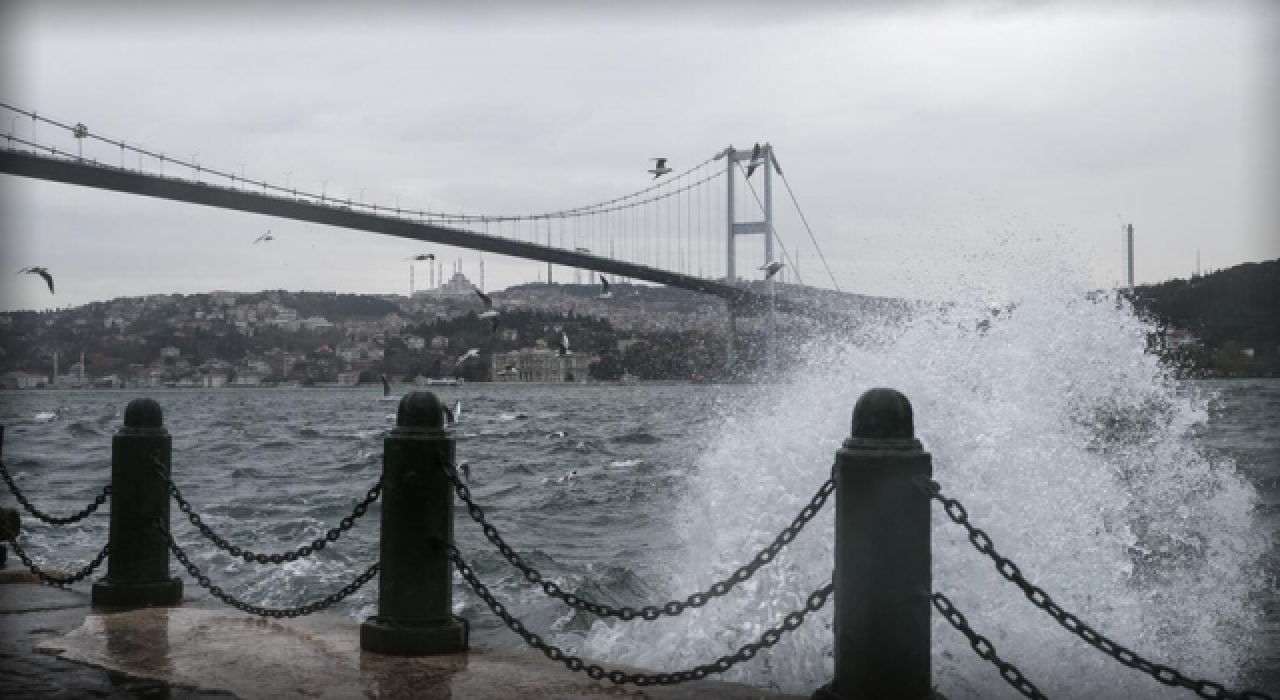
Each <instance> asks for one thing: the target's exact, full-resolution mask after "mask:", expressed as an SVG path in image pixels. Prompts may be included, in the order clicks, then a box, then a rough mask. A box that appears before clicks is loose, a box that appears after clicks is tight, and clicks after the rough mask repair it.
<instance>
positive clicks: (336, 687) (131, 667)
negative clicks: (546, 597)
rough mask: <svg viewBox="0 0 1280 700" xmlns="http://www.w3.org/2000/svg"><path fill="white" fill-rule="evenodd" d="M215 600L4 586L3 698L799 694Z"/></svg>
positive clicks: (733, 697) (0, 612)
mask: <svg viewBox="0 0 1280 700" xmlns="http://www.w3.org/2000/svg"><path fill="white" fill-rule="evenodd" d="M209 605H210V603H209V602H208V601H192V602H188V603H184V604H183V605H182V606H181V607H177V608H149V609H144V610H135V611H127V612H114V613H106V612H103V611H100V610H94V609H91V608H90V606H89V596H88V594H87V592H84V591H80V590H65V589H55V588H50V587H47V586H37V585H30V584H20V583H19V584H8V585H0V697H2V698H5V699H6V700H11V699H16V698H81V697H92V698H112V699H114V698H170V699H173V700H187V699H192V700H195V699H197V698H199V699H203V698H222V699H223V700H225V699H226V698H228V697H236V698H244V699H245V700H248V699H250V698H308V699H317V698H319V699H325V698H382V699H386V700H399V699H402V698H403V699H407V698H449V699H457V700H466V699H475V700H481V699H483V700H491V699H492V700H502V699H505V698H546V699H548V700H550V699H553V698H584V697H585V698H591V697H625V698H637V699H641V698H654V699H655V700H659V699H671V700H676V699H681V700H683V699H692V698H708V699H711V700H717V699H724V700H747V699H748V698H752V699H754V698H788V697H790V698H795V697H798V696H783V695H775V694H771V693H768V692H767V691H764V690H761V689H759V688H751V687H748V686H741V685H735V684H730V683H718V682H713V681H701V682H695V683H687V684H683V685H678V686H672V687H664V688H643V689H641V688H633V687H629V686H626V687H617V686H614V685H612V684H611V683H607V682H606V683H603V684H601V683H598V682H595V681H592V680H591V679H589V678H587V677H585V676H581V675H580V674H574V673H571V672H569V671H567V670H565V669H564V668H563V667H562V666H560V665H559V664H554V663H552V662H550V661H547V660H546V659H544V658H543V657H541V656H536V655H532V654H526V653H518V652H508V651H488V650H472V651H470V652H468V653H464V654H454V655H447V656H436V657H424V658H397V657H388V656H380V655H375V654H366V653H362V652H361V651H360V649H359V645H360V642H359V624H358V623H357V622H356V621H355V620H352V619H350V618H345V617H338V616H333V615H315V616H311V617H306V618H300V619H297V620H264V619H261V618H254V617H249V616H246V615H243V614H240V613H238V612H236V611H234V610H229V609H226V608H213V607H209ZM621 668H624V669H625V668H626V667H621ZM628 670H630V669H628Z"/></svg>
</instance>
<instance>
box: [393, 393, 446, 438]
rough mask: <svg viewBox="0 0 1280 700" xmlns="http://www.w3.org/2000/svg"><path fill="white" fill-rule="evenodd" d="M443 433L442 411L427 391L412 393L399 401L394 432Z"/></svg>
mask: <svg viewBox="0 0 1280 700" xmlns="http://www.w3.org/2000/svg"><path fill="white" fill-rule="evenodd" d="M424 430H430V431H443V430H444V409H443V407H441V405H440V399H438V398H436V395H435V394H433V393H431V392H429V391H413V392H410V393H408V394H405V397H404V398H403V399H400V407H399V408H398V409H396V432H418V431H424Z"/></svg>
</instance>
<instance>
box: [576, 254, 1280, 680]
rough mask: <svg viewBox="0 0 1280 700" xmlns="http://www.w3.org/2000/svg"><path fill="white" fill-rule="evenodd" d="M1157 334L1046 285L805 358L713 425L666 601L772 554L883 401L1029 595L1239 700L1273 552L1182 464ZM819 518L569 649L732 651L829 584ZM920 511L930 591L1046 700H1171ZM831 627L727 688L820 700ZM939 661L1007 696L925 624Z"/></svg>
mask: <svg viewBox="0 0 1280 700" xmlns="http://www.w3.org/2000/svg"><path fill="white" fill-rule="evenodd" d="M1064 277H1067V278H1069V276H1064ZM1152 330H1153V328H1152V326H1151V325H1150V324H1148V323H1146V322H1144V321H1142V320H1141V319H1138V318H1136V317H1135V316H1134V314H1133V313H1132V311H1131V310H1130V309H1129V308H1128V307H1127V306H1126V305H1125V304H1124V303H1122V302H1117V301H1116V299H1115V298H1114V297H1113V296H1110V295H1097V294H1094V295H1091V294H1088V293H1087V290H1086V289H1085V288H1084V286H1083V285H1075V284H1068V283H1058V284H1057V285H1056V286H1055V285H1054V283H1053V282H1051V281H1050V282H1047V283H1045V282H1042V283H1041V284H1039V285H1038V286H1037V287H1036V288H1035V289H1034V291H1028V292H1024V293H1022V294H1020V295H1015V294H1012V293H1010V291H1009V289H1008V288H1005V289H1001V290H999V293H998V294H993V293H992V291H991V289H990V288H975V289H973V290H970V291H969V292H968V293H966V294H964V295H963V296H962V298H961V299H959V300H957V301H954V302H951V303H948V304H933V305H919V306H918V307H916V308H915V310H914V311H913V312H912V313H910V314H908V315H898V316H896V317H895V318H892V319H883V320H880V321H875V322H867V323H864V324H862V325H861V326H860V327H859V328H857V329H856V330H851V331H846V332H845V333H844V334H842V335H841V336H840V337H838V338H830V337H828V338H823V339H821V340H815V341H814V342H812V343H811V344H810V345H809V346H807V347H806V348H805V349H804V351H803V360H804V361H803V363H802V366H801V367H799V368H798V369H797V371H795V372H794V374H793V375H792V376H791V377H790V378H789V380H788V381H787V382H784V383H782V384H778V385H762V386H760V387H759V388H758V389H757V391H755V392H754V394H752V395H750V396H749V397H748V398H747V399H745V400H743V401H741V402H739V403H737V404H736V405H734V406H732V407H723V406H722V407H721V410H722V411H723V415H721V416H720V417H719V420H718V421H717V423H718V425H719V428H718V432H717V433H716V434H714V435H712V436H710V439H709V440H708V441H707V443H706V445H707V446H706V447H705V448H704V450H703V451H702V453H701V454H700V455H698V458H697V460H696V464H697V469H698V473H697V475H696V476H695V477H694V478H693V479H691V481H690V484H689V489H688V492H687V494H686V496H685V498H684V503H683V508H682V511H681V515H680V516H679V518H678V519H677V523H676V527H677V528H678V529H679V531H680V534H681V536H682V539H683V541H684V544H685V546H684V549H683V551H682V552H680V553H679V554H678V555H675V556H674V560H673V561H671V562H670V569H671V581H670V587H671V591H670V592H671V593H672V594H674V595H678V596H682V595H685V594H687V593H689V592H692V591H694V590H698V589H705V588H706V587H707V586H708V585H709V584H710V583H712V582H713V581H715V580H718V579H721V578H725V577H727V576H728V575H729V574H731V573H732V572H733V570H734V569H735V568H737V567H738V566H739V565H741V564H743V563H745V562H746V561H748V560H749V559H750V557H751V556H752V555H753V554H754V553H755V552H756V551H758V550H759V549H760V548H761V547H763V546H764V545H765V544H767V543H768V542H769V541H770V540H771V538H772V537H774V536H775V535H776V534H777V532H778V531H780V530H781V529H782V528H783V527H784V526H786V525H787V524H788V523H789V522H790V520H791V518H792V517H794V515H795V514H796V513H797V512H798V511H799V510H800V508H801V507H802V506H803V505H804V504H805V503H806V502H807V501H808V500H809V498H810V497H811V496H812V495H813V493H814V492H815V491H816V490H817V489H818V487H819V486H820V485H821V484H822V483H823V481H824V480H825V479H826V478H827V477H828V475H829V473H830V466H831V463H832V456H833V454H834V452H835V450H836V449H838V447H839V444H840V442H841V440H842V439H843V438H845V437H846V436H847V435H848V434H849V430H850V423H849V419H850V412H851V410H852V407H853V404H854V402H855V401H856V400H857V397H858V396H859V395H860V394H861V393H862V392H863V391H865V390H867V389H870V388H873V387H876V386H889V387H893V388H896V389H898V390H900V391H902V392H903V393H905V394H906V395H907V396H908V397H909V398H910V400H911V401H912V403H913V405H914V408H915V422H916V429H917V433H918V436H919V437H920V439H921V441H922V442H923V443H924V446H925V449H926V450H928V451H929V452H931V453H932V454H933V457H934V469H935V478H936V479H937V480H938V481H939V482H940V484H941V485H942V488H943V489H944V490H945V491H946V492H947V493H948V494H950V495H952V496H954V497H956V498H958V499H960V500H961V501H962V502H964V504H965V505H966V507H967V508H968V511H969V513H970V516H971V518H972V520H973V521H974V522H975V524H977V525H978V526H979V527H982V528H984V529H985V530H986V531H987V532H988V533H989V534H990V535H991V537H992V538H993V539H994V541H995V543H996V546H997V547H998V548H999V550H1000V551H1001V552H1002V553H1003V554H1005V555H1006V556H1008V557H1010V558H1011V559H1013V560H1014V561H1015V562H1016V563H1017V564H1018V565H1019V566H1020V567H1021V570H1022V572H1023V573H1024V575H1026V576H1027V577H1028V578H1029V579H1030V580H1031V581H1033V582H1035V583H1037V584H1039V585H1040V586H1041V587H1043V588H1044V589H1045V590H1046V591H1047V592H1048V593H1049V594H1050V595H1052V596H1053V597H1054V598H1055V599H1056V600H1057V601H1058V602H1059V603H1060V604H1061V605H1062V606H1063V607H1064V608H1066V609H1067V610H1070V611H1072V612H1074V613H1076V614H1077V615H1078V616H1080V618H1081V619H1083V620H1085V621H1086V622H1088V623H1090V624H1092V625H1093V626H1094V627H1095V628H1096V629H1097V630H1099V631H1100V632H1102V633H1104V634H1107V635H1108V636H1110V637H1111V638H1112V639H1114V640H1116V641H1117V642H1118V643H1121V644H1123V645H1125V646H1127V647H1129V648H1130V649H1132V650H1133V651H1135V652H1137V653H1139V654H1142V655H1144V656H1146V657H1148V658H1149V659H1151V660H1153V661H1155V662H1157V663H1165V664H1168V665H1170V666H1173V667H1175V668H1178V669H1180V670H1181V671H1183V672H1184V673H1185V674H1187V675H1189V676H1192V677H1204V678H1208V679H1211V680H1216V681H1219V682H1223V683H1226V684H1228V685H1229V686H1230V685H1232V684H1235V683H1237V682H1239V681H1240V680H1241V679H1240V677H1239V676H1240V669H1241V667H1242V666H1243V665H1244V663H1245V661H1246V655H1247V654H1249V653H1251V651H1250V639H1251V636H1252V634H1253V633H1254V631H1255V628H1256V620H1257V611H1256V610H1255V609H1253V608H1251V607H1250V604H1249V602H1248V601H1249V600H1250V594H1251V593H1253V592H1256V591H1257V589H1258V588H1259V587H1260V586H1262V585H1264V582H1263V581H1262V576H1261V575H1260V574H1259V566H1258V564H1259V558H1260V556H1261V555H1262V554H1263V553H1264V552H1265V551H1266V550H1267V548H1268V546H1269V535H1268V534H1267V533H1266V532H1265V531H1263V530H1262V529H1261V528H1260V527H1258V526H1257V525H1256V523H1255V521H1254V518H1253V509H1254V505H1255V502H1256V500H1257V497H1256V493H1255V492H1254V490H1253V488H1252V487H1251V486H1250V485H1249V484H1248V483H1247V482H1246V481H1245V480H1244V479H1243V478H1242V477H1241V476H1240V475H1239V473H1238V471H1237V469H1236V466H1235V464H1234V463H1233V462H1231V461H1230V460H1229V459H1225V458H1223V457H1221V456H1217V455H1213V454H1209V453H1208V452H1207V451H1205V450H1203V449H1202V448H1200V447H1198V446H1197V444H1196V443H1195V441H1194V439H1193V438H1194V431H1195V430H1196V429H1197V426H1199V425H1201V424H1202V423H1204V421H1206V420H1207V405H1208V401H1209V400H1210V397H1209V396H1207V395H1205V394H1204V393H1203V392H1196V391H1189V390H1187V389H1186V388H1185V387H1184V386H1180V385H1179V384H1178V382H1176V381H1175V380H1174V379H1173V378H1172V377H1171V376H1170V374H1169V373H1168V372H1167V371H1166V369H1165V368H1163V367H1162V366H1161V365H1160V363H1159V361H1158V359H1157V358H1156V357H1154V356H1152V355H1150V354H1147V353H1146V352H1145V347H1146V338H1147V335H1148V334H1149V333H1150V332H1151V331H1152ZM833 505H834V504H829V505H828V506H827V509H826V511H825V512H824V513H822V514H821V515H820V516H819V517H818V518H817V519H815V520H814V521H813V522H812V523H811V524H810V525H809V526H808V528H807V529H806V530H805V532H803V533H802V534H801V535H800V536H799V538H798V539H797V540H796V541H795V542H794V543H792V544H791V545H790V546H788V547H787V548H786V549H785V550H784V552H783V554H782V555H781V556H779V557H778V559H777V560H776V561H775V562H774V563H773V564H771V565H769V566H767V567H765V568H763V569H762V570H761V571H760V572H759V573H757V574H756V576H755V578H754V579H753V580H752V581H750V582H748V583H746V584H744V585H741V586H739V587H737V588H735V589H734V591H733V592H732V593H731V594H730V595H729V596H727V597H726V598H724V599H721V600H716V601H713V602H711V603H710V604H708V605H707V606H706V607H705V608H702V609H699V610H694V611H690V612H687V613H685V615H683V616H681V617H679V618H675V619H668V618H664V619H662V620H659V621H657V622H652V623H636V622H632V623H615V622H612V621H609V622H605V621H600V622H596V623H595V624H594V625H593V626H592V627H591V629H590V630H589V631H588V632H587V633H586V634H585V635H583V636H580V637H578V636H573V635H564V636H563V638H562V640H561V641H563V642H570V643H572V644H573V646H574V648H575V649H577V650H578V651H580V652H581V653H583V654H584V655H586V656H590V657H596V658H604V659H608V660H611V661H614V662H617V663H627V664H634V665H638V666H644V667H649V668H656V669H667V670H674V669H683V668H689V667H692V666H695V665H698V664H702V663H707V662H710V661H714V660H715V659H717V658H719V657H720V656H722V655H725V654H729V653H732V652H734V651H736V650H737V649H738V648H739V647H741V646H742V645H743V644H745V643H747V642H749V641H753V640H754V639H756V638H757V637H758V636H759V635H760V633H761V632H763V631H764V630H765V629H766V628H767V627H769V626H773V625H777V624H778V623H779V622H780V621H781V619H782V617H783V616H784V615H785V614H786V613H787V612H789V611H791V610H794V609H797V608H799V607H801V606H802V605H803V602H804V600H805V597H806V596H807V594H808V593H809V592H810V591H812V590H814V589H816V588H818V587H819V586H821V585H823V584H824V583H826V582H827V581H828V580H830V576H831V569H832V566H833V553H832V544H833V541H832V538H833V533H832V517H831V512H832V507H833ZM934 510H935V512H934V587H935V590H938V591H942V592H944V593H946V594H947V595H948V596H950V597H951V599H952V600H953V601H954V602H955V604H956V605H957V607H958V608H959V609H960V610H962V611H963V612H965V613H966V615H967V616H968V618H969V620H970V623H971V624H972V625H973V626H974V628H975V629H977V630H978V631H979V632H980V633H982V634H984V635H986V636H987V637H988V638H989V639H990V640H991V641H992V642H993V643H994V645H995V646H996V648H997V649H998V650H999V652H1000V654H1001V656H1002V657H1003V658H1005V659H1006V660H1008V661H1011V662H1013V663H1014V664H1016V665H1017V666H1018V667H1019V668H1020V669H1022V671H1023V672H1024V673H1025V674H1026V675H1027V676H1028V677H1029V678H1030V679H1031V680H1032V681H1033V682H1035V683H1037V684H1038V685H1039V686H1040V688H1041V690H1042V691H1044V692H1045V693H1046V694H1047V695H1049V696H1050V697H1054V698H1098V697H1131V698H1157V697H1167V696H1168V693H1169V689H1168V688H1166V687H1165V686H1163V685H1161V684H1159V683H1158V682H1156V681H1154V680H1152V679H1151V678H1149V677H1147V676H1145V675H1143V674H1141V673H1139V672H1137V671H1133V670H1131V669H1127V668H1125V667H1123V666H1121V665H1120V664H1118V663H1117V662H1115V661H1114V660H1112V659H1110V658H1108V657H1105V656H1104V655H1102V654H1101V653H1099V652H1098V651H1096V650H1095V649H1093V648H1091V647H1089V646H1088V645H1086V644H1085V643H1083V642H1082V641H1080V640H1079V639H1077V638H1075V637H1073V636H1072V635H1071V634H1070V633H1068V632H1067V631H1065V630H1063V629H1062V628H1060V627H1059V626H1058V625H1057V624H1056V623H1055V622H1054V621H1053V620H1052V619H1051V618H1050V617H1048V616H1047V615H1045V614H1043V613H1041V612H1040V611H1038V610H1037V609H1036V608H1035V607H1033V606H1032V605H1031V604H1030V603H1029V602H1028V601H1027V600H1026V599H1025V598H1024V597H1023V595H1022V593H1021V592H1020V591H1019V589H1017V588H1016V587H1015V586H1013V585H1011V584H1009V583H1007V582H1006V581H1004V580H1003V579H1002V578H1001V577H1000V575H999V574H998V573H996V571H995V570H994V568H993V566H992V563H991V561H990V560H989V559H986V558H984V557H983V556H982V555H980V554H979V553H978V552H977V551H976V550H974V548H973V547H972V545H971V544H970V543H969V541H968V540H967V538H966V537H965V533H964V531H963V530H962V529H961V528H959V527H958V526H955V525H953V524H951V523H950V522H949V521H947V520H946V519H945V517H944V515H943V513H942V511H941V509H940V508H936V507H935V509H934ZM853 564H854V565H856V562H854V563H853ZM831 621H832V611H831V609H830V608H828V609H826V610H824V611H823V612H822V613H821V614H819V615H816V616H813V617H811V618H810V620H809V621H808V622H806V624H805V625H804V626H803V627H802V628H801V629H800V630H798V631H797V632H795V633H792V634H790V635H787V636H785V637H784V638H783V640H782V641H781V642H780V643H779V644H778V645H777V646H776V647H774V648H773V650H772V651H769V652H766V653H762V654H761V655H760V656H759V657H758V658H757V659H756V660H754V661H752V662H750V663H747V664H743V665H740V666H738V667H737V668H735V669H734V670H733V671H731V672H730V673H729V674H726V677H727V678H728V679H731V680H737V681H742V682H748V683H753V684H759V685H763V686H770V687H776V688H779V689H782V690H786V691H790V692H809V691H812V690H813V689H814V688H816V687H817V686H818V685H820V684H821V683H823V682H825V681H827V680H829V678H830V676H831V672H832V663H833V661H832V630H831ZM933 649H934V653H933V658H934V679H935V682H936V683H937V684H938V686H939V687H940V688H941V689H942V690H944V691H945V692H946V693H947V695H948V697H950V698H952V699H953V700H959V699H960V698H990V697H1013V696H1014V695H1015V694H1014V693H1013V691H1012V690H1011V689H1010V688H1008V686H1007V685H1006V684H1005V682H1004V681H1003V680H1002V679H1001V678H1000V676H999V673H998V671H997V670H996V669H995V667H993V666H991V665H990V664H989V663H987V662H984V661H982V660H981V659H979V658H978V657H977V656H976V655H975V654H974V653H973V651H972V650H971V649H970V648H969V645H968V643H967V641H966V640H965V639H964V638H963V637H962V636H961V635H960V634H958V633H957V632H956V631H955V630H953V629H951V628H950V627H949V626H948V625H947V623H946V622H945V621H944V620H943V619H942V618H941V617H940V616H936V615H935V622H934V628H933Z"/></svg>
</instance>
